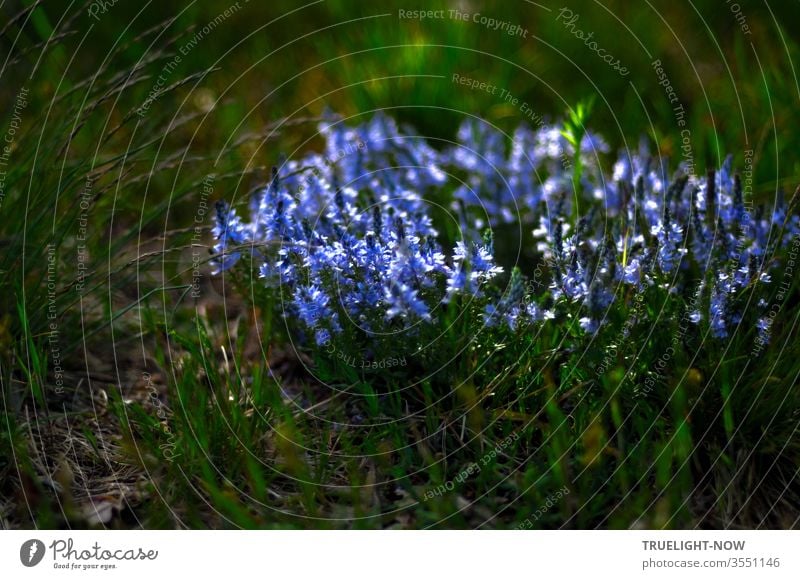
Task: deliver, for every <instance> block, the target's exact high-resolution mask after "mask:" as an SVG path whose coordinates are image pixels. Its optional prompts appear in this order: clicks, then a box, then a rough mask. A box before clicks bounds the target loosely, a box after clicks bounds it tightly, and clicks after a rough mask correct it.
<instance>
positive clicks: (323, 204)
mask: <svg viewBox="0 0 800 579" xmlns="http://www.w3.org/2000/svg"><path fill="white" fill-rule="evenodd" d="M319 130H320V133H321V134H322V135H323V136H324V137H325V139H326V151H325V154H324V155H309V156H307V157H304V158H303V159H300V160H293V161H287V162H286V163H284V164H283V166H281V167H280V168H279V169H277V170H275V171H274V172H273V176H272V181H271V183H270V184H269V185H268V186H266V187H265V188H263V189H262V190H260V191H258V192H257V193H256V194H255V195H254V197H253V199H252V200H251V204H250V220H249V222H247V223H245V222H244V221H242V220H241V218H240V217H239V216H238V215H237V213H236V211H235V210H233V209H231V208H230V207H228V206H227V205H225V204H224V203H220V204H219V205H218V207H217V223H216V226H215V228H214V236H215V238H216V240H217V243H216V246H215V250H216V252H217V253H218V254H220V257H219V258H218V259H217V261H216V267H217V268H218V270H225V269H227V268H229V267H231V266H232V265H233V264H234V263H235V262H236V261H237V260H238V259H239V258H240V257H241V255H242V253H243V252H249V253H251V254H252V255H253V256H254V257H256V258H257V259H258V262H259V264H260V275H261V277H262V278H263V279H264V282H265V283H266V284H268V285H273V286H277V285H283V286H284V287H288V288H292V291H291V293H292V299H291V302H290V303H289V304H288V305H287V307H286V308H285V309H286V314H287V315H289V316H293V317H296V318H297V319H298V320H300V321H301V322H302V323H303V324H304V326H305V329H306V330H309V331H311V332H313V334H314V337H315V340H316V342H317V343H318V344H325V343H327V342H328V341H329V340H331V338H332V336H333V335H334V334H338V333H340V332H342V331H343V328H344V327H345V326H346V325H350V326H351V327H357V328H360V329H361V330H363V331H364V332H369V333H385V332H387V331H393V330H399V329H409V328H412V327H413V326H414V325H415V324H417V323H419V322H420V321H422V322H430V321H432V320H433V317H434V313H435V310H436V308H437V307H438V306H439V305H441V304H442V303H444V302H448V301H450V300H452V299H454V298H456V297H457V296H468V297H471V298H475V297H478V296H479V295H480V294H481V288H482V286H483V285H484V284H485V283H486V282H487V281H489V280H490V279H492V278H493V277H495V276H496V275H497V274H498V273H500V272H501V271H502V269H501V268H500V267H498V266H496V265H495V264H494V261H493V255H492V249H491V246H490V244H482V243H476V242H471V243H459V244H458V245H457V246H456V247H455V249H454V252H453V254H452V255H451V256H450V257H449V259H448V257H447V256H446V255H445V254H444V252H443V250H442V247H441V246H440V244H439V243H438V241H437V231H436V230H435V229H434V227H433V223H432V219H431V217H430V212H429V210H428V207H427V206H426V201H425V199H424V194H425V192H426V191H428V190H430V189H431V188H434V187H441V186H442V185H443V184H444V183H445V181H446V177H445V173H444V172H443V170H442V169H441V168H440V166H439V164H438V163H439V154H438V153H437V152H436V151H434V150H433V149H432V148H431V147H430V146H429V145H428V144H427V143H426V142H425V141H424V140H423V139H421V138H416V137H412V136H409V135H406V134H404V133H402V132H401V131H400V130H399V129H398V127H397V125H396V124H395V123H394V122H393V121H392V120H391V119H390V118H388V117H387V116H385V115H376V116H375V117H374V118H373V119H372V120H371V121H369V122H368V123H366V124H364V125H362V126H359V127H357V128H348V127H346V126H345V125H344V124H343V123H341V122H326V123H323V124H322V125H321V126H320V127H319Z"/></svg>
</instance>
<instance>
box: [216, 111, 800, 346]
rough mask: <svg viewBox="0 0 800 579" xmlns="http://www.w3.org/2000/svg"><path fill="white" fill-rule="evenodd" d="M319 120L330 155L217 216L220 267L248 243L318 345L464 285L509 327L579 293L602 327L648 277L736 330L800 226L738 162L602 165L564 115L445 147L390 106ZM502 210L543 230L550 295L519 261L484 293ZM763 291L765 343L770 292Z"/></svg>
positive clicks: (429, 311) (400, 325) (403, 315)
mask: <svg viewBox="0 0 800 579" xmlns="http://www.w3.org/2000/svg"><path fill="white" fill-rule="evenodd" d="M319 131H320V134H321V135H322V136H323V137H324V138H325V141H326V148H325V153H324V154H310V155H308V156H305V157H303V158H302V159H299V160H290V161H287V162H285V163H283V165H281V167H280V168H278V169H276V170H275V171H274V172H273V176H272V180H271V182H270V183H269V184H268V185H267V186H266V187H264V188H263V189H261V190H259V191H257V192H256V194H255V195H254V196H253V197H252V199H251V200H250V217H249V220H248V221H243V220H242V219H241V218H240V217H239V216H238V215H237V212H236V211H235V210H234V209H232V208H231V207H229V206H228V205H226V204H225V203H220V204H219V205H218V208H217V223H216V226H215V228H214V236H215V239H216V245H215V251H216V253H217V257H216V259H215V262H214V263H215V267H216V268H217V271H222V270H225V269H228V268H229V267H231V266H232V265H233V264H234V263H236V261H237V260H239V259H240V258H241V257H242V255H244V254H247V255H251V256H252V257H253V258H254V259H255V260H256V263H257V265H258V266H259V267H260V276H261V278H263V280H264V283H265V284H268V285H271V286H278V285H283V286H284V287H287V288H290V289H291V291H290V295H291V300H290V303H288V304H287V306H286V308H285V310H286V315H288V316H291V317H293V318H295V319H297V320H299V321H301V322H302V324H303V326H304V329H305V330H307V331H309V332H310V333H312V334H313V335H314V337H315V340H316V342H317V343H318V344H324V343H327V342H328V341H329V340H331V339H332V337H333V336H334V335H335V334H338V333H340V332H342V331H344V329H345V328H346V327H348V326H349V327H355V328H360V329H361V330H363V331H364V332H368V333H382V334H385V333H387V332H392V331H395V330H398V329H404V330H409V329H411V330H412V331H413V328H414V327H415V326H416V325H417V324H418V323H421V322H422V323H431V322H433V321H434V320H435V319H436V317H437V309H438V308H439V307H440V306H441V305H442V304H445V303H448V302H451V301H452V300H454V299H456V300H457V299H462V298H466V299H467V302H465V303H476V304H479V305H480V311H481V312H482V317H483V320H484V323H486V324H489V325H496V324H498V323H500V322H502V323H505V324H506V325H507V326H509V327H510V328H511V329H518V328H519V327H521V326H523V325H526V324H529V323H532V322H546V321H547V320H550V319H554V318H557V317H558V312H559V311H560V307H561V306H562V305H564V304H567V305H570V304H578V305H579V306H580V308H581V316H580V319H579V322H580V326H581V327H582V328H583V329H584V330H585V331H586V332H590V333H594V332H596V331H598V329H599V328H600V327H601V326H602V325H603V324H604V323H605V319H606V314H607V311H608V308H609V306H610V305H611V304H612V303H613V302H614V301H615V299H618V297H619V296H628V297H629V296H630V294H631V292H641V291H646V289H647V288H649V287H652V286H659V287H663V288H666V289H668V290H669V291H673V292H678V291H684V290H686V289H687V288H689V287H694V290H695V291H696V293H697V295H698V296H699V297H700V298H701V299H697V300H694V301H693V303H694V304H696V308H695V309H694V310H693V311H691V312H690V316H689V319H690V320H691V321H692V322H695V323H698V324H699V323H700V322H701V321H703V320H705V321H707V323H708V327H709V329H710V331H711V333H712V335H713V336H715V337H717V338H725V337H727V336H729V335H730V334H731V332H732V331H733V329H734V328H735V327H736V326H737V325H738V324H739V323H740V322H742V316H743V315H744V313H745V311H746V310H747V311H749V310H748V306H747V304H746V303H744V302H743V300H741V299H739V298H740V297H741V296H743V295H744V294H745V293H746V292H745V290H747V289H748V288H755V289H758V288H757V287H756V286H759V284H766V283H769V281H770V277H769V269H770V268H771V267H772V266H773V265H774V260H772V259H770V257H771V256H772V255H773V253H774V251H775V250H776V249H777V247H778V246H779V245H781V244H785V243H788V242H789V241H790V239H791V237H792V236H795V235H798V233H800V219H798V215H796V214H790V213H789V211H788V207H787V204H786V203H785V201H784V200H783V199H782V198H781V197H779V198H778V199H776V201H775V203H774V204H773V207H772V208H771V209H770V210H765V209H764V208H763V207H762V208H758V209H756V208H755V207H754V206H753V204H752V202H750V201H748V200H747V199H746V192H745V188H744V187H743V185H742V181H741V179H740V177H739V176H738V175H737V174H736V173H734V172H733V170H732V167H731V159H730V158H728V159H726V160H725V162H724V163H722V166H721V167H720V168H719V169H718V170H716V171H710V172H709V173H708V174H706V175H703V176H697V175H694V174H691V173H689V172H688V171H687V168H686V167H685V166H679V167H678V168H677V170H676V172H675V173H674V174H670V173H669V172H668V169H667V163H666V162H665V161H664V160H662V159H657V158H653V157H651V156H650V155H649V154H648V152H647V150H646V148H644V147H641V148H640V150H639V151H638V152H637V153H636V154H630V153H628V152H625V153H624V154H623V155H622V156H621V157H620V158H619V160H618V161H617V162H616V163H615V164H614V166H613V172H612V174H611V175H610V176H609V175H606V174H605V173H604V172H603V171H602V169H601V167H602V163H601V159H602V158H603V156H604V155H606V154H607V153H608V146H607V145H606V143H605V142H604V141H603V140H602V138H600V137H599V136H597V135H594V134H592V133H584V134H583V135H582V137H581V139H580V140H579V141H576V140H570V139H567V138H566V135H565V132H564V131H563V130H562V128H561V127H558V126H543V127H540V128H539V129H531V128H528V127H520V128H519V129H517V130H516V131H515V132H514V134H513V135H512V136H510V137H509V136H507V135H505V134H503V133H502V132H500V131H498V130H497V129H495V128H493V127H492V126H491V125H489V124H488V123H486V122H483V121H480V120H475V119H471V120H469V121H466V122H465V123H464V124H463V125H462V127H461V128H460V130H459V132H458V140H457V142H456V143H454V144H453V145H452V146H450V147H448V148H446V149H445V150H444V151H438V150H435V149H433V148H432V147H431V146H430V145H429V144H428V143H427V142H426V141H425V140H424V139H422V138H419V137H416V136H413V135H411V134H409V133H407V132H403V131H401V130H400V129H399V128H398V127H397V125H396V124H395V123H394V122H393V121H392V120H391V119H390V118H389V117H387V116H385V115H383V114H378V115H376V116H375V117H374V118H372V119H371V120H370V121H368V122H366V123H364V124H363V125H360V126H357V127H348V126H346V125H345V124H344V123H343V122H342V121H339V120H331V121H328V122H325V123H323V124H321V126H320V127H319ZM571 142H576V143H577V142H579V146H577V147H574V146H572V145H571V144H570V143H571ZM576 149H578V150H576ZM576 156H577V158H576ZM576 166H577V167H580V174H578V175H576V174H575V167H576ZM449 183H455V185H453V186H452V192H451V193H450V195H451V199H452V200H453V206H452V209H453V212H454V214H455V216H456V221H457V222H458V223H459V224H460V232H461V239H462V241H457V242H456V243H455V247H454V248H453V250H452V252H449V253H448V252H446V251H445V250H444V249H443V248H442V246H441V245H440V243H439V241H438V234H437V230H436V229H435V228H434V224H433V219H432V217H431V213H432V211H431V205H430V204H431V203H432V199H441V198H442V192H443V191H448V189H447V188H448V187H450V185H449ZM576 183H577V184H578V189H579V191H577V192H576V191H575V185H576ZM509 223H516V224H521V225H522V226H523V227H526V228H527V229H526V230H525V231H528V232H530V233H532V235H533V237H532V238H528V239H531V242H532V243H533V242H535V243H536V246H535V247H536V250H537V252H538V255H539V257H540V259H541V261H542V263H544V264H546V268H547V271H548V272H549V277H550V279H549V287H548V288H547V291H546V293H545V294H543V295H539V296H533V295H531V293H532V292H530V291H529V289H528V287H527V286H526V284H525V281H524V278H523V277H522V275H521V274H520V272H519V270H517V269H516V268H515V269H514V270H513V271H512V273H511V276H510V279H509V281H508V284H507V287H506V288H505V291H504V292H502V294H499V293H498V292H495V293H493V294H491V296H490V295H489V294H487V293H486V292H485V291H484V290H485V286H486V284H487V283H488V282H490V281H491V280H492V279H494V278H497V276H498V275H499V274H501V273H502V271H503V270H502V268H501V267H499V266H498V265H497V264H496V263H495V259H494V255H493V254H494V248H493V242H492V240H491V236H487V235H486V233H485V232H484V229H485V228H487V227H498V226H501V225H503V224H509ZM531 230H532V231H531ZM530 233H527V234H528V235H529V234H530ZM497 295H500V297H496V296H497ZM754 295H755V294H754ZM759 295H760V294H759ZM492 296H494V297H492ZM474 300H477V301H474ZM754 303H755V308H756V309H759V308H760V309H761V310H762V318H761V319H759V320H757V322H756V323H757V325H758V327H759V328H760V330H761V331H762V336H761V339H767V338H768V336H767V335H765V334H766V332H767V331H768V328H769V324H768V323H767V321H766V318H764V317H763V310H764V308H765V306H766V302H765V300H764V299H763V298H762V299H760V300H756V301H755V302H754ZM540 304H546V307H545V306H543V305H540ZM752 307H753V306H752V305H751V306H750V308H751V309H752Z"/></svg>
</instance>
